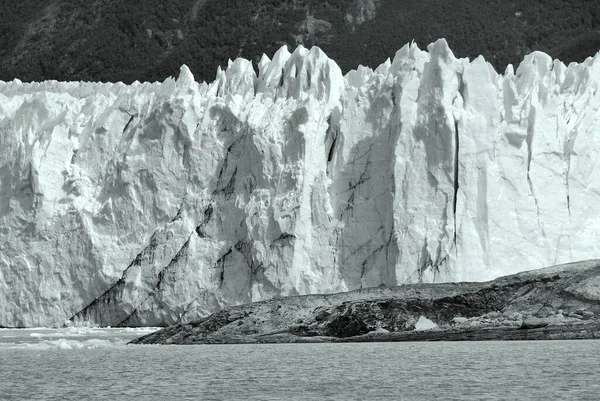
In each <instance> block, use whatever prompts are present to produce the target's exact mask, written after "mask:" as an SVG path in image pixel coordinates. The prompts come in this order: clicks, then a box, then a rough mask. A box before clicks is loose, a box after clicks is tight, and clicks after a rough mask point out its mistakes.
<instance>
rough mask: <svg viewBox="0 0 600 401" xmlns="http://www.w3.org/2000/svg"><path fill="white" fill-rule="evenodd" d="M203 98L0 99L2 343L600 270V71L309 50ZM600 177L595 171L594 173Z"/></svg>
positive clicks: (442, 47)
mask: <svg viewBox="0 0 600 401" xmlns="http://www.w3.org/2000/svg"><path fill="white" fill-rule="evenodd" d="M259 71H260V72H259V74H258V76H256V74H255V72H254V70H253V68H252V65H251V63H250V62H249V61H247V60H243V59H237V60H236V61H235V62H232V63H230V65H229V67H228V68H227V69H226V70H224V71H221V70H219V71H218V73H217V77H216V80H215V81H214V82H212V83H211V84H208V85H207V84H205V83H203V84H198V83H196V82H195V81H194V78H193V77H192V75H191V73H190V72H189V70H188V69H187V68H186V67H182V69H181V74H180V76H179V78H178V79H177V80H173V79H169V80H167V81H165V82H164V83H162V84H158V83H155V84H148V83H145V84H139V83H136V84H133V85H131V86H127V85H123V84H98V83H80V82H71V83H59V82H44V83H30V84H25V83H21V82H17V81H13V82H7V83H5V82H1V83H0V149H1V151H0V325H3V326H46V325H55V324H62V323H63V322H64V320H65V319H68V318H70V317H72V318H73V320H74V321H76V322H90V323H91V324H99V325H113V326H115V325H119V324H120V325H158V324H168V323H174V322H176V321H186V320H189V319H192V318H195V317H198V316H201V315H206V314H208V313H210V312H213V311H216V310H218V309H219V308H221V307H223V306H224V305H228V304H238V303H244V302H249V301H255V300H259V299H265V298H271V297H278V296H286V295H291V294H306V293H327V292H335V291H345V290H350V289H356V288H360V287H367V286H377V285H380V284H385V285H395V284H399V283H407V282H419V281H426V282H431V281H454V280H484V279H491V278H494V277H497V276H499V275H502V274H509V273H515V272H518V271H522V270H527V269H532V268H537V267H543V266H547V265H552V264H557V263H563V262H569V261H574V260H580V259H587V258H592V257H598V255H599V254H600V176H599V175H598V174H595V172H596V171H599V169H600V157H599V155H600V111H599V110H600V90H599V83H600V55H596V56H595V57H594V58H589V59H588V60H586V61H585V62H583V63H581V64H575V63H573V64H570V65H569V66H568V67H567V66H565V65H564V64H562V63H561V62H560V61H552V60H551V59H550V57H549V56H547V55H546V54H543V53H533V54H531V55H529V56H527V57H526V58H525V60H524V61H523V62H522V63H521V65H520V66H519V68H518V69H517V71H516V73H515V72H514V71H513V69H512V67H509V68H508V69H507V71H506V73H505V74H504V75H499V74H497V73H496V72H495V71H494V70H493V68H492V67H491V66H490V65H489V64H488V63H486V62H485V61H484V60H483V59H482V58H478V59H476V60H474V61H472V62H469V61H468V60H466V59H456V58H455V57H454V55H453V54H452V52H451V51H450V49H449V48H448V46H447V44H446V42H445V41H443V40H440V41H438V42H436V43H435V44H432V45H430V46H429V48H428V52H425V51H421V50H419V49H418V48H417V47H416V46H414V45H410V46H408V45H407V46H405V47H404V48H402V49H401V50H399V51H398V52H397V53H396V56H395V57H394V59H393V61H391V62H390V61H387V62H386V63H384V64H382V65H381V66H379V67H378V68H377V69H376V70H375V71H373V70H371V69H369V68H365V67H359V68H358V69H357V70H356V71H351V72H350V73H348V74H347V75H346V76H342V73H341V71H340V69H339V68H338V66H337V65H336V64H335V63H334V62H333V61H332V60H330V59H328V58H327V56H326V55H325V54H324V53H323V52H322V51H320V50H319V49H318V48H313V49H311V50H310V51H309V50H307V49H304V48H302V47H299V48H298V49H296V51H295V52H294V53H293V54H290V53H289V52H288V51H287V50H286V49H285V48H282V49H281V50H280V51H278V52H277V53H276V54H275V56H274V57H273V59H272V60H269V59H268V58H267V57H266V56H265V57H263V59H262V61H261V63H260V65H259ZM597 166H598V167H597Z"/></svg>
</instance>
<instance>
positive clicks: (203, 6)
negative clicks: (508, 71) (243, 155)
mask: <svg viewBox="0 0 600 401" xmlns="http://www.w3.org/2000/svg"><path fill="white" fill-rule="evenodd" d="M440 37H445V38H446V39H447V40H448V42H449V44H450V46H451V48H452V49H453V50H454V52H455V54H456V55H457V56H459V57H470V58H473V57H476V56H478V55H479V54H483V55H484V56H485V58H486V59H487V60H488V61H490V62H491V63H492V64H493V65H494V67H495V68H496V69H497V70H499V71H503V70H504V69H505V67H506V65H507V64H508V63H513V64H514V63H518V62H520V60H521V59H522V58H523V56H524V55H525V54H526V53H528V52H530V51H533V50H542V51H545V52H547V53H549V54H550V55H551V56H553V57H556V58H560V59H561V60H563V61H566V62H569V61H581V60H583V59H585V58H586V57H587V56H590V55H593V54H594V53H596V52H597V51H598V50H600V2H598V1H597V0H503V1H500V0H488V1H485V2H482V1H480V0H446V1H439V0H329V1H327V2H322V1H317V0H294V1H283V0H243V1H242V0H220V1H216V0H173V1H169V2H163V1H157V0H130V1H126V2H123V1H120V0H93V1H87V0H86V1H84V0H23V1H21V2H17V3H11V4H10V6H3V7H0V79H1V80H11V79H13V78H19V79H21V80H24V81H31V80H45V79H57V80H101V81H124V82H131V81H133V80H136V79H137V80H146V81H154V80H163V79H165V78H166V77H168V76H172V75H176V74H177V73H178V69H179V66H180V65H181V64H187V65H188V66H189V67H190V69H191V70H192V72H193V73H194V75H195V76H196V79H197V80H207V81H210V80H212V79H214V76H215V71H216V68H217V66H218V65H221V66H226V65H227V61H228V59H230V58H231V59H234V58H236V57H238V56H242V57H245V58H249V59H252V60H253V61H255V62H258V60H259V59H260V56H261V55H262V53H266V54H267V55H269V56H270V55H272V54H273V53H274V52H275V51H276V50H277V49H278V48H279V47H281V46H282V45H284V44H287V45H288V46H289V47H290V48H291V49H293V48H295V47H296V46H297V45H298V44H304V45H305V46H307V47H310V46H312V45H318V46H320V47H321V48H322V49H323V50H325V52H326V53H327V54H328V55H329V56H330V57H332V58H333V59H335V60H336V61H337V62H338V63H339V64H340V66H341V68H342V70H343V71H344V72H345V71H347V70H349V69H351V68H355V67H356V66H357V65H358V64H363V65H369V66H372V67H375V66H377V65H379V64H380V63H381V62H383V61H384V60H385V59H386V58H387V57H393V55H394V53H395V51H396V50H398V49H399V48H400V47H401V46H403V45H404V44H405V43H408V42H410V41H411V40H415V41H416V42H417V43H418V44H419V45H420V46H422V47H425V46H426V45H427V44H428V43H430V42H433V41H435V40H436V39H438V38H440Z"/></svg>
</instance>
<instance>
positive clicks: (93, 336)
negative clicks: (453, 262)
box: [0, 329, 600, 400]
mask: <svg viewBox="0 0 600 401" xmlns="http://www.w3.org/2000/svg"><path fill="white" fill-rule="evenodd" d="M142 334H144V331H135V330H133V329H128V330H127V329H126V330H123V329H98V330H91V329H66V330H65V329H61V330H47V329H37V330H0V399H2V400H26V399H32V400H84V399H93V400H115V399H122V400H131V399H135V400H171V399H177V400H182V399H190V400H193V399H197V400H378V399H386V400H527V399H531V400H548V399H551V400H557V399H564V400H576V399H581V400H598V399H600V380H599V379H600V363H599V359H598V357H599V356H600V341H594V340H590V341H531V342H524V341H523V342H516V341H515V342H438V343H368V344H275V345H211V346H202V345H197V346H156V345H150V346H133V345H126V342H127V341H128V340H129V339H131V338H134V337H136V336H139V335H142Z"/></svg>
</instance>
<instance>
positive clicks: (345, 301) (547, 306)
mask: <svg viewBox="0 0 600 401" xmlns="http://www.w3.org/2000/svg"><path fill="white" fill-rule="evenodd" d="M599 317H600V261H598V260H593V261H586V262H577V263H571V264H567V265H559V266H553V267H550V268H546V269H540V270H534V271H529V272H524V273H519V274H516V275H512V276H506V277H501V278H499V279H496V280H493V281H490V282H485V283H443V284H413V285H404V286H398V287H377V288H369V289H363V290H359V291H352V292H348V293H339V294H331V295H307V296H296V297H288V298H281V299H273V300H269V301H263V302H256V303H252V304H247V305H240V306H235V307H231V308H227V309H224V310H222V311H220V312H217V313H214V314H212V315H210V316H208V317H206V318H204V319H201V320H197V321H193V322H190V323H185V324H177V325H173V326H170V327H167V328H164V329H162V330H159V331H157V332H155V333H152V334H149V335H146V336H144V337H141V338H139V339H136V340H134V341H132V342H131V343H133V344H241V343H301V342H303V343H305V342H385V341H484V340H557V339H592V338H600V319H599Z"/></svg>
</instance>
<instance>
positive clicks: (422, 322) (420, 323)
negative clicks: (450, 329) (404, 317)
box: [415, 316, 438, 331]
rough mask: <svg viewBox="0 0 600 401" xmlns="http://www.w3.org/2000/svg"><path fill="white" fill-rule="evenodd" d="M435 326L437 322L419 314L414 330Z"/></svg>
mask: <svg viewBox="0 0 600 401" xmlns="http://www.w3.org/2000/svg"><path fill="white" fill-rule="evenodd" d="M437 327H438V325H437V324H435V323H434V322H433V321H431V320H429V319H427V318H426V317H425V316H421V317H420V318H419V320H417V323H415V331H424V330H431V329H435V328H437Z"/></svg>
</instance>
